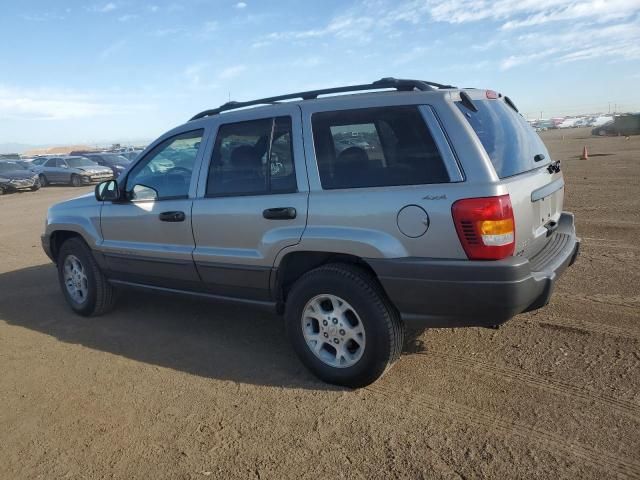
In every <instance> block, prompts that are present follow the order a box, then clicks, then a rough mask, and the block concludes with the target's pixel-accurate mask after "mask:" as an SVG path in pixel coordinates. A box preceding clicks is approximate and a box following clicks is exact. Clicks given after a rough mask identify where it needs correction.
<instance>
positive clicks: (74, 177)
mask: <svg viewBox="0 0 640 480" xmlns="http://www.w3.org/2000/svg"><path fill="white" fill-rule="evenodd" d="M71 185H72V186H74V187H81V186H82V179H81V178H80V177H79V176H78V175H71Z"/></svg>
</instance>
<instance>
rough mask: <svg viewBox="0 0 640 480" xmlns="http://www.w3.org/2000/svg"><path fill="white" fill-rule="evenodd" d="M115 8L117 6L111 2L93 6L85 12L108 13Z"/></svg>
mask: <svg viewBox="0 0 640 480" xmlns="http://www.w3.org/2000/svg"><path fill="white" fill-rule="evenodd" d="M117 8H118V5H116V4H115V3H113V2H109V3H105V4H101V5H93V6H92V7H89V8H87V10H89V11H91V12H98V13H108V12H112V11H114V10H115V9H117Z"/></svg>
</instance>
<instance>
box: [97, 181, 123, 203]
mask: <svg viewBox="0 0 640 480" xmlns="http://www.w3.org/2000/svg"><path fill="white" fill-rule="evenodd" d="M95 193H96V200H98V201H99V202H108V201H111V202H113V201H116V200H119V199H120V189H119V188H118V182H116V181H115V180H107V181H106V182H102V183H99V184H98V185H96V191H95Z"/></svg>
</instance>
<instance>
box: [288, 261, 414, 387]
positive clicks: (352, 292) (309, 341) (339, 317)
mask: <svg viewBox="0 0 640 480" xmlns="http://www.w3.org/2000/svg"><path fill="white" fill-rule="evenodd" d="M285 321H286V327H287V334H288V336H289V339H290V341H291V342H292V344H293V347H294V349H295V351H296V353H297V354H298V356H299V357H300V359H301V361H302V362H303V363H304V364H305V366H306V367H307V368H308V369H309V370H311V372H313V373H314V374H315V375H316V376H317V377H319V378H320V379H321V380H324V381H325V382H328V383H333V384H337V385H344V386H348V387H353V388H358V387H364V386H366V385H369V384H370V383H372V382H374V381H375V380H376V379H378V378H379V377H380V376H381V375H382V374H383V373H384V372H385V371H386V370H387V369H388V368H389V367H390V366H391V365H392V364H393V362H394V361H395V360H397V359H398V357H399V356H400V352H401V350H402V344H403V341H404V326H403V324H402V321H401V320H400V317H399V315H398V313H397V311H396V310H395V308H394V307H393V306H392V305H391V304H390V303H389V301H388V299H387V298H386V296H385V294H384V292H383V291H382V289H381V287H380V286H379V284H378V283H377V282H376V280H375V278H373V277H372V276H371V275H370V274H369V273H368V272H366V271H365V270H363V269H361V268H359V267H357V266H352V265H347V264H330V265H325V266H322V267H319V268H317V269H315V270H312V271H311V272H309V273H307V274H305V275H304V276H303V277H302V278H300V279H299V280H298V281H297V282H296V283H295V284H294V286H293V288H292V289H291V291H290V292H289V295H288V298H287V305H286V312H285Z"/></svg>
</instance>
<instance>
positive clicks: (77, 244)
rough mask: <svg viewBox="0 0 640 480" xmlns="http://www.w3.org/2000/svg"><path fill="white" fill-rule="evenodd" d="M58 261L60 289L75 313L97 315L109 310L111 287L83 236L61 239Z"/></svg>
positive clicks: (111, 299)
mask: <svg viewBox="0 0 640 480" xmlns="http://www.w3.org/2000/svg"><path fill="white" fill-rule="evenodd" d="M57 263H58V280H59V282H60V288H61V289H62V293H63V295H64V297H65V299H66V300H67V303H68V304H69V306H70V307H71V308H72V309H73V310H74V311H75V312H76V313H79V314H80V315H84V316H87V317H88V316H97V315H101V314H103V313H106V312H107V311H108V310H110V309H111V307H112V306H113V303H114V301H115V291H114V288H113V286H111V284H110V283H109V282H108V281H107V279H106V277H105V276H104V275H103V273H102V271H101V270H100V267H99V266H98V264H97V263H96V261H95V260H94V258H93V255H92V254H91V250H90V249H89V247H88V246H87V244H86V243H84V241H83V240H82V239H80V238H71V239H69V240H67V241H66V242H64V243H63V244H62V247H61V248H60V253H59V255H58V262H57Z"/></svg>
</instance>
